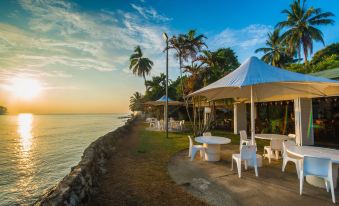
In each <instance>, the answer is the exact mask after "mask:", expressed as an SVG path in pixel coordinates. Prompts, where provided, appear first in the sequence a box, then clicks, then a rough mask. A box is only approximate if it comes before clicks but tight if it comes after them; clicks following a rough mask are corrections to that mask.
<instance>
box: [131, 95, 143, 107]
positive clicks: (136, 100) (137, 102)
mask: <svg viewBox="0 0 339 206" xmlns="http://www.w3.org/2000/svg"><path fill="white" fill-rule="evenodd" d="M142 103H143V96H142V94H141V93H140V92H135V93H134V94H133V95H132V96H131V97H130V99H129V109H130V110H131V111H132V112H134V111H141V110H142V109H143V105H142Z"/></svg>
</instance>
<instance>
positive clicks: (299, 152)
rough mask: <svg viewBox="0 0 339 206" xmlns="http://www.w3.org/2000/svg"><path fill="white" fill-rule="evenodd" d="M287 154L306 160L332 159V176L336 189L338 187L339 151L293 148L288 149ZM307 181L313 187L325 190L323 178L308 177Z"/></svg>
mask: <svg viewBox="0 0 339 206" xmlns="http://www.w3.org/2000/svg"><path fill="white" fill-rule="evenodd" d="M287 152H288V153H291V154H292V155H295V156H298V157H301V158H304V156H311V157H324V158H330V159H331V160H332V162H333V165H332V175H333V183H334V187H336V185H337V177H338V164H339V150H336V149H329V148H324V147H313V146H293V147H288V148H287ZM306 181H307V182H308V183H310V184H311V185H314V186H317V187H322V188H325V183H324V180H323V179H322V178H319V177H315V176H306Z"/></svg>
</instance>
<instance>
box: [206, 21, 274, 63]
mask: <svg viewBox="0 0 339 206" xmlns="http://www.w3.org/2000/svg"><path fill="white" fill-rule="evenodd" d="M272 30H273V27H272V26H271V25H263V24H252V25H249V26H247V27H245V28H242V29H231V28H226V29H224V30H223V31H222V32H220V33H218V34H216V35H214V36H213V37H212V38H211V39H210V40H209V46H210V49H217V48H220V47H231V48H233V49H234V50H235V51H236V53H237V54H238V55H239V57H241V59H242V58H243V57H244V58H247V57H248V56H250V55H253V54H254V50H255V49H257V48H258V47H260V46H261V45H263V44H264V43H265V41H266V37H267V33H268V32H270V31H272Z"/></svg>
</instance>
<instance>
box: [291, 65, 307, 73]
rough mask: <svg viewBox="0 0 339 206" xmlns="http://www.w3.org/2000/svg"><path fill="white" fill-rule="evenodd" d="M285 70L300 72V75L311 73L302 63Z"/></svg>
mask: <svg viewBox="0 0 339 206" xmlns="http://www.w3.org/2000/svg"><path fill="white" fill-rule="evenodd" d="M285 69H287V70H290V71H293V72H298V73H309V72H310V71H309V70H308V69H306V66H305V64H302V63H295V64H289V65H287V66H285Z"/></svg>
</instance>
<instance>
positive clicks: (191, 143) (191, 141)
mask: <svg viewBox="0 0 339 206" xmlns="http://www.w3.org/2000/svg"><path fill="white" fill-rule="evenodd" d="M187 137H188V140H189V142H190V148H191V147H192V146H193V140H192V138H191V136H189V135H188V136H187Z"/></svg>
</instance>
